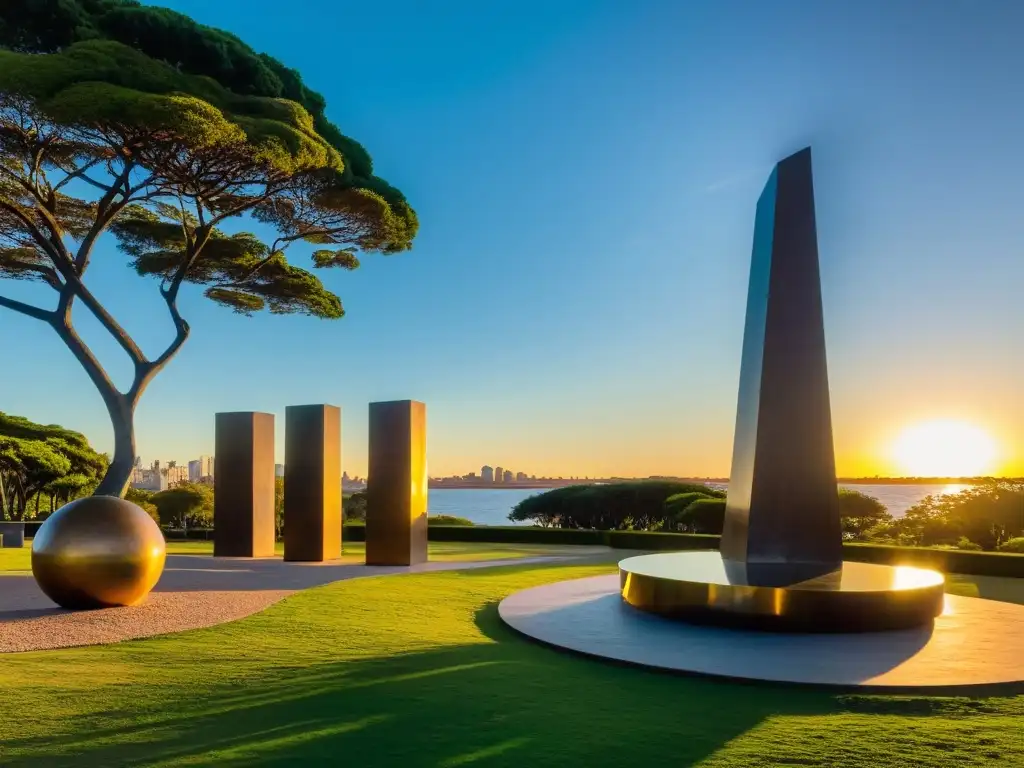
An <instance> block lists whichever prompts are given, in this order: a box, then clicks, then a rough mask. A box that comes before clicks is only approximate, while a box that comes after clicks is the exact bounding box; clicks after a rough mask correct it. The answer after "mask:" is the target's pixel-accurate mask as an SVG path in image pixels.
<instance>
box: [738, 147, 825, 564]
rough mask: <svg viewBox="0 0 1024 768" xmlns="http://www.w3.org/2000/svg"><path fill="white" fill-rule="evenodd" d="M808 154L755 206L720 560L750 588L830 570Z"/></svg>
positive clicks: (777, 173) (797, 157)
mask: <svg viewBox="0 0 1024 768" xmlns="http://www.w3.org/2000/svg"><path fill="white" fill-rule="evenodd" d="M837 493H838V492H837V488H836V471H835V455H834V452H833V446H832V416H831V410H830V404H829V390H828V370H827V366H826V361H825V330H824V322H823V318H822V308H821V282H820V277H819V271H818V242H817V230H816V225H815V216H814V185H813V182H812V179H811V150H810V148H807V149H804V150H801V151H800V152H797V153H796V154H794V155H791V156H790V157H787V158H786V159H785V160H783V161H781V162H780V163H779V164H778V165H776V166H775V169H774V171H773V172H772V174H771V176H770V177H769V179H768V183H767V184H766V185H765V188H764V191H763V192H762V193H761V197H760V199H759V200H758V203H757V213H756V217H755V223H754V246H753V256H752V259H751V268H750V288H749V294H748V297H747V319H746V326H745V329H744V335H743V357H742V363H741V367H740V389H739V406H738V409H737V415H736V437H735V443H734V445H733V458H732V473H731V475H730V478H729V494H728V503H727V508H726V513H725V528H724V531H723V535H722V557H723V558H724V559H725V561H726V565H727V566H730V567H731V568H733V569H734V570H736V571H737V572H738V574H742V573H743V572H745V577H746V578H748V579H752V580H755V581H764V582H766V583H767V582H778V583H788V582H793V581H800V580H803V579H805V578H813V577H815V576H820V575H822V574H825V573H829V572H831V571H834V570H836V569H838V568H840V567H841V565H842V528H841V525H840V519H839V506H838V504H839V502H838V495H837Z"/></svg>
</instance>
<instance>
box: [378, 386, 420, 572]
mask: <svg viewBox="0 0 1024 768" xmlns="http://www.w3.org/2000/svg"><path fill="white" fill-rule="evenodd" d="M426 560H427V407H426V405H424V404H423V403H419V402H416V401H414V400H397V401H392V402H384V403H370V455H369V469H368V474H367V479H366V564H367V565H415V564H416V563H423V562H426Z"/></svg>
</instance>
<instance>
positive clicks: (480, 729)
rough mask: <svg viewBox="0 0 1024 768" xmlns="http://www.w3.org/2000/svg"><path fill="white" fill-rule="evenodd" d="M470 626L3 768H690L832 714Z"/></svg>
mask: <svg viewBox="0 0 1024 768" xmlns="http://www.w3.org/2000/svg"><path fill="white" fill-rule="evenodd" d="M475 618H476V622H477V625H478V626H479V627H480V629H481V630H482V631H483V633H484V634H485V636H486V637H487V638H489V639H490V640H492V641H493V642H481V643H477V644H464V645H459V646H450V647H446V648H434V649H426V650H423V651H418V652H413V653H406V654H398V655H392V656H389V657H384V658H371V659H365V660H358V661H348V662H330V663H324V664H320V665H314V666H308V667H299V668H292V669H287V668H284V669H279V670H278V671H276V672H273V673H267V674H263V675H261V676H260V677H258V678H251V679H239V680H237V681H234V682H232V683H231V684H230V685H224V684H220V685H214V686H209V687H201V686H200V687H197V688H193V692H192V693H189V694H188V695H184V694H183V693H182V692H176V693H173V694H172V693H171V692H169V695H168V696H167V697H166V698H165V699H164V700H163V701H161V702H160V703H159V706H157V705H155V704H154V705H139V706H138V707H132V706H130V705H126V706H125V707H124V708H115V709H108V710H105V711H98V712H93V713H90V714H87V715H83V716H81V718H80V719H79V720H77V721H76V723H75V726H74V728H75V730H74V733H65V734H60V733H52V734H49V735H46V736H38V737H35V736H34V737H27V738H12V739H8V740H6V742H5V743H4V744H3V746H4V747H6V750H5V751H7V756H6V758H5V760H4V765H5V766H11V767H12V768H17V767H19V766H30V765H31V766H38V765H42V764H45V765H47V766H64V765H67V766H71V765H75V766H79V765H110V766H114V765H149V766H159V765H165V764H171V763H176V762H190V763H194V764H213V763H216V764H218V765H254V766H273V765H319V764H333V762H335V761H336V760H338V759H342V758H343V759H344V760H345V761H346V762H349V763H351V764H354V765H374V766H390V765H401V766H421V765H422V766H428V765H429V766H460V765H470V766H476V765H481V766H482V765H486V766H506V765H507V766H512V765H515V766H522V765H530V766H565V765H588V766H601V765H615V766H619V765H651V766H653V765H667V764H673V765H692V764H695V763H697V762H699V761H700V760H702V759H704V758H706V757H707V756H709V755H711V754H713V753H714V752H715V751H717V750H718V749H720V748H721V747H722V746H723V745H725V744H726V743H728V742H729V741H731V740H733V739H735V738H737V737H738V736H740V735H742V734H743V733H745V732H746V731H747V730H749V729H750V728H753V727H754V726H756V725H757V724H758V723H760V722H762V721H763V720H764V719H765V718H767V717H769V716H772V715H779V714H792V713H802V714H813V713H820V712H823V711H830V710H832V709H834V706H833V703H832V700H831V699H830V698H829V697H827V696H821V695H816V694H809V693H806V692H801V691H793V692H787V693H786V694H785V695H780V693H781V692H780V691H775V692H760V693H757V694H754V695H752V694H751V693H750V692H749V691H746V690H744V688H743V687H742V686H737V685H733V684H729V683H715V682H713V681H710V680H706V679H685V678H671V677H666V676H663V675H659V674H656V673H650V672H645V671H642V670H637V669H628V668H622V667H610V666H607V665H604V664H600V663H596V662H593V661H589V660H586V659H583V658H575V657H569V656H564V655H561V654H557V653H553V652H551V651H549V650H547V649H544V648H542V647H540V646H537V645H534V644H531V643H527V642H524V641H522V640H521V639H519V638H518V637H517V636H515V635H513V634H512V633H511V631H509V630H507V629H506V628H504V626H503V625H502V624H501V621H500V619H499V618H498V615H497V603H496V602H495V603H492V604H490V605H488V606H486V607H485V608H484V609H482V610H480V611H479V612H478V613H477V615H476V617H475ZM196 672H197V674H201V670H197V671H196ZM12 751H13V752H30V754H31V756H27V755H26V756H17V755H12V754H11V752H12Z"/></svg>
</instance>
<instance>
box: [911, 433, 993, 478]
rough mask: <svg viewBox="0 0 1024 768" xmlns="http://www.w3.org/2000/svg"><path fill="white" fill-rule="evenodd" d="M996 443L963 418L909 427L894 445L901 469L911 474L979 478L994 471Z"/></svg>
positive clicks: (915, 475) (917, 475)
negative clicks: (963, 420)
mask: <svg viewBox="0 0 1024 768" xmlns="http://www.w3.org/2000/svg"><path fill="white" fill-rule="evenodd" d="M996 453H997V451H996V444H995V441H994V440H993V439H992V437H991V436H990V435H989V434H988V433H986V432H985V431H984V430H983V429H980V428H978V427H976V426H974V425H973V424H968V423H965V422H961V421H950V420H941V421H929V422H925V423H923V424H916V425H914V426H912V427H908V428H907V429H906V430H904V431H903V433H902V434H900V436H899V437H898V438H897V439H896V442H895V443H894V444H893V449H892V454H893V459H895V461H896V464H897V466H898V467H899V468H900V471H901V472H902V473H903V474H905V475H907V476H909V477H977V476H980V475H986V474H990V473H991V472H992V471H993V464H994V463H995V459H996Z"/></svg>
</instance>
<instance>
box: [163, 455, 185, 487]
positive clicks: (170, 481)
mask: <svg viewBox="0 0 1024 768" xmlns="http://www.w3.org/2000/svg"><path fill="white" fill-rule="evenodd" d="M163 473H164V474H165V475H167V487H168V488H173V487H174V486H176V485H179V484H180V483H184V482H185V481H186V480H188V467H179V466H178V462H176V461H169V462H167V467H166V468H165V469H164V470H163Z"/></svg>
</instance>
